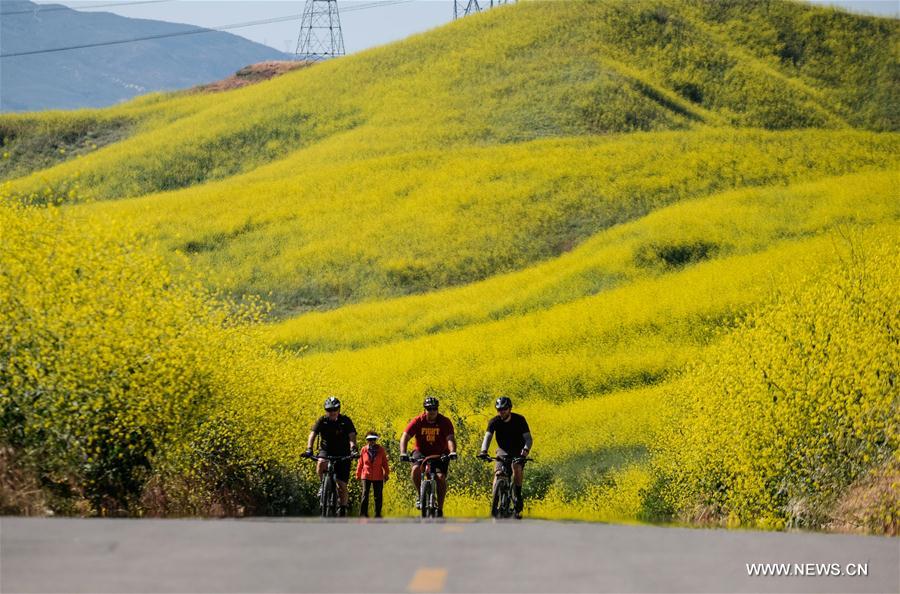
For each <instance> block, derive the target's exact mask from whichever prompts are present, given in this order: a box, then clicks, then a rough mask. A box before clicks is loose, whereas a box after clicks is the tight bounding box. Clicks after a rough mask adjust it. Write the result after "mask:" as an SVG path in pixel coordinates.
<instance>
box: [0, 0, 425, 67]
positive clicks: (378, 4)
mask: <svg viewBox="0 0 900 594" xmlns="http://www.w3.org/2000/svg"><path fill="white" fill-rule="evenodd" d="M412 1H413V0H389V1H388V2H370V3H368V4H360V5H358V6H352V7H350V8H345V9H344V12H353V11H355V10H368V9H370V8H380V7H383V6H393V5H395V4H406V3H408V2H412ZM299 18H300V15H299V14H292V15H289V16H282V17H274V18H271V19H263V20H260V21H247V22H243V23H234V24H231V25H222V26H220V27H211V28H202V29H200V28H198V29H191V30H188V31H177V32H174V33H160V34H158V35H148V36H146V37H134V38H132V39H120V40H116V41H98V42H96V43H85V44H82V45H69V46H65V47H54V48H50V49H41V50H30V51H27V52H14V53H11V54H0V58H15V57H19V56H35V55H38V54H52V53H56V52H66V51H69V50H76V49H88V48H94V47H106V46H110V45H122V44H125V43H137V42H139V41H153V40H156V39H167V38H169V37H184V36H186V35H200V34H203V33H215V32H218V31H228V30H231V29H242V28H244V27H255V26H257V25H270V24H272V23H281V22H284V21H296V20H297V19H299Z"/></svg>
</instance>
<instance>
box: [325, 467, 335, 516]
mask: <svg viewBox="0 0 900 594" xmlns="http://www.w3.org/2000/svg"><path fill="white" fill-rule="evenodd" d="M337 499H338V493H337V485H335V484H334V479H333V478H332V477H330V476H326V477H325V486H324V487H323V489H322V516H323V517H325V518H334V517H335V516H337V506H338V503H337Z"/></svg>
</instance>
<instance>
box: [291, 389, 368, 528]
mask: <svg viewBox="0 0 900 594" xmlns="http://www.w3.org/2000/svg"><path fill="white" fill-rule="evenodd" d="M317 435H318V436H319V456H349V455H350V454H354V453H356V427H354V426H353V421H351V420H350V417H348V416H345V415H342V414H341V401H340V400H338V399H337V398H335V397H334V396H329V397H328V399H326V400H325V415H323V416H322V417H320V418H319V420H317V421H316V423H315V425H313V426H312V429H311V430H310V432H309V440H308V441H307V442H306V453H305V454H304V455H305V456H307V457H311V456H312V455H313V444H314V443H315V440H316V436H317ZM327 469H328V461H327V460H322V459H320V460H319V462H318V464H317V465H316V472H317V473H318V475H319V479H320V480H321V479H322V475H324V474H325V471H326V470H327ZM336 470H337V484H338V494H339V496H340V499H341V505H340V509H339V510H338V515H339V516H346V515H347V504H348V502H349V493H348V491H347V481H349V480H350V460H343V461H341V462H338V463H337V464H336Z"/></svg>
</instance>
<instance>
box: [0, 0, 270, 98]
mask: <svg viewBox="0 0 900 594" xmlns="http://www.w3.org/2000/svg"><path fill="white" fill-rule="evenodd" d="M0 11H2V12H3V13H5V14H6V16H0V53H3V54H10V53H17V52H22V51H31V50H35V49H44V48H46V49H50V48H57V47H65V46H70V45H79V44H84V43H95V42H102V41H117V40H121V39H132V38H136V37H146V36H151V35H161V34H171V33H178V32H182V31H190V30H194V29H197V27H194V26H192V25H182V24H177V23H167V22H162V21H152V20H146V19H132V18H126V17H122V16H118V15H114V14H111V13H106V12H89V13H88V12H79V11H77V10H72V9H69V8H66V7H64V6H62V5H58V4H43V5H38V4H35V3H34V2H28V1H26V0H3V1H2V2H0ZM286 57H287V56H286V55H285V54H283V53H281V52H279V51H278V50H275V49H273V48H270V47H267V46H265V45H262V44H259V43H254V42H252V41H248V40H246V39H244V38H242V37H239V36H237V35H232V34H230V33H224V32H218V31H216V32H210V33H205V34H202V35H187V36H183V37H171V38H165V39H156V40H148V41H141V42H136V43H128V44H121V45H114V46H110V47H99V48H88V49H77V50H72V51H66V52H57V53H52V54H37V55H32V56H18V57H10V58H5V59H2V63H0V110H2V111H34V110H42V109H75V108H80V107H103V106H107V105H112V104H114V103H118V102H119V101H123V100H126V99H130V98H132V97H135V96H136V95H140V94H143V93H148V92H153V91H164V90H175V89H183V88H187V87H192V86H196V85H201V84H205V83H209V82H212V81H216V80H219V79H221V78H224V77H226V76H228V75H230V74H232V73H233V72H234V71H235V70H238V69H239V68H242V67H244V66H246V65H248V64H254V63H257V62H263V61H268V60H283V59H285V58H286Z"/></svg>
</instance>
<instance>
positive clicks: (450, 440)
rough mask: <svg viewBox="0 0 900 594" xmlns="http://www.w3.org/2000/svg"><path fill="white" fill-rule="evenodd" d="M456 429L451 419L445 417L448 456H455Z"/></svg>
mask: <svg viewBox="0 0 900 594" xmlns="http://www.w3.org/2000/svg"><path fill="white" fill-rule="evenodd" d="M455 433H456V431H454V429H453V421H451V420H450V419H447V447H448V448H449V449H450V457H451V458H454V459H455V458H456V435H455Z"/></svg>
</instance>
